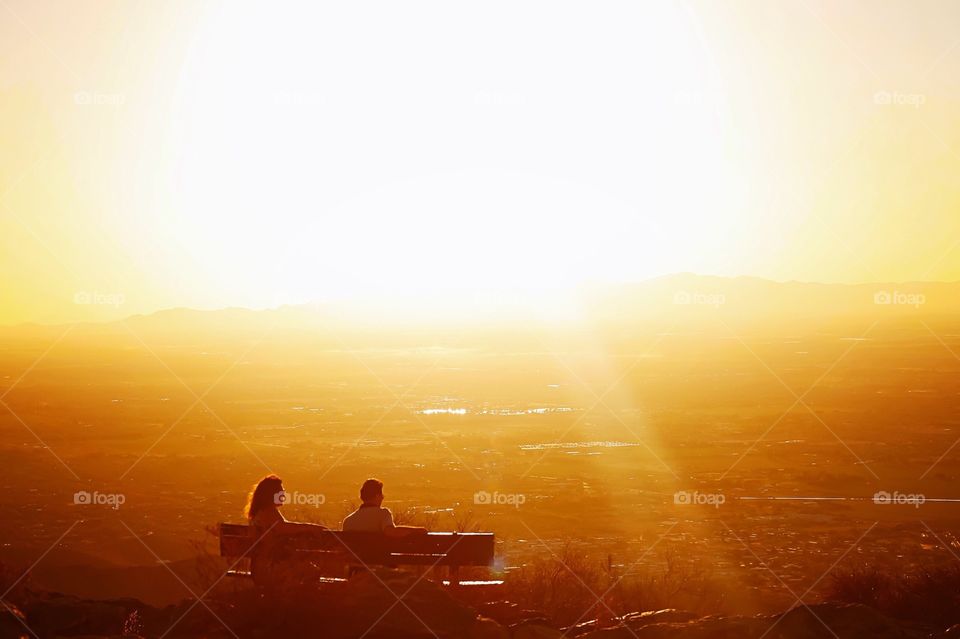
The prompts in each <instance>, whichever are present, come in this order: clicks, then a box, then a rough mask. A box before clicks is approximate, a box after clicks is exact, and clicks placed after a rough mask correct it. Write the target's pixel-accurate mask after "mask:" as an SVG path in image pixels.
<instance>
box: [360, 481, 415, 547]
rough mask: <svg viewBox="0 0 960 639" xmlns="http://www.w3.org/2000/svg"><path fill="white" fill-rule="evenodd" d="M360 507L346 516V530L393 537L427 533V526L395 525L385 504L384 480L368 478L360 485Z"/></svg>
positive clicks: (391, 514)
mask: <svg viewBox="0 0 960 639" xmlns="http://www.w3.org/2000/svg"><path fill="white" fill-rule="evenodd" d="M360 500H361V501H362V502H363V503H362V504H360V507H359V508H357V509H356V510H355V511H353V512H352V513H350V514H349V515H347V516H346V518H344V520H343V524H342V528H343V531H344V532H373V533H383V534H384V535H389V536H392V537H404V536H406V535H422V534H426V532H427V529H426V528H420V527H417V526H395V525H394V523H393V513H391V512H390V509H389V508H384V507H383V506H382V504H383V482H382V481H380V480H379V479H368V480H367V481H365V482H363V486H361V487H360Z"/></svg>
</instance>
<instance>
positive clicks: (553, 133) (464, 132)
mask: <svg viewBox="0 0 960 639" xmlns="http://www.w3.org/2000/svg"><path fill="white" fill-rule="evenodd" d="M543 9H544V11H543V12H537V11H533V10H531V9H525V10H522V11H521V10H518V13H517V16H516V19H517V24H513V25H504V24H498V23H495V22H490V23H489V24H486V23H485V21H486V20H487V18H486V17H483V16H472V18H475V19H476V20H479V21H481V22H484V24H481V25H479V26H477V25H474V28H471V29H470V30H469V33H463V34H459V33H458V32H457V30H456V28H455V24H456V22H455V21H453V19H454V18H456V17H459V18H461V19H467V17H468V16H465V15H463V16H455V15H452V14H450V15H448V14H438V15H434V16H433V18H434V22H428V23H424V22H423V21H421V20H419V19H418V17H417V15H415V14H410V13H404V12H400V11H397V10H389V11H386V12H384V13H381V14H379V16H378V18H376V19H374V18H372V17H370V16H367V15H365V14H361V13H359V12H354V11H352V10H349V9H338V10H336V11H334V10H331V9H327V8H324V9H320V8H317V7H314V6H313V5H302V6H301V5H292V6H291V7H290V8H289V9H288V10H287V14H286V15H285V17H284V28H283V29H273V28H271V27H270V24H271V20H275V19H276V17H275V16H272V15H270V14H269V13H268V11H270V9H268V7H262V8H257V7H252V6H247V5H233V4H229V5H224V6H223V7H222V8H221V9H220V10H219V11H218V12H216V13H212V14H210V15H209V16H207V19H206V21H205V23H204V26H203V27H202V29H201V30H200V31H199V32H198V34H197V37H196V38H195V43H196V44H195V46H194V47H193V48H192V49H191V50H190V52H189V54H188V55H187V56H186V58H185V60H184V64H183V68H182V69H181V71H180V82H179V90H178V95H177V99H176V100H175V104H176V111H177V112H176V113H175V114H174V117H173V118H172V122H173V124H172V125H171V127H170V129H169V131H168V134H167V144H168V146H169V149H170V152H169V154H168V157H169V158H171V164H170V167H169V168H168V171H169V174H170V179H169V184H170V197H169V209H170V213H169V215H170V223H171V225H172V226H173V228H175V229H176V231H177V238H178V242H179V243H180V246H182V248H183V250H185V251H186V252H187V253H188V254H189V257H190V260H191V263H192V264H194V265H195V266H196V268H197V270H198V272H199V273H202V276H201V275H198V277H202V279H204V281H206V282H207V284H206V285H209V286H212V287H216V288H218V289H220V290H225V291H230V292H231V296H232V298H233V299H238V300H239V301H240V302H241V303H244V304H246V305H250V306H269V305H272V304H277V303H292V302H299V301H306V300H311V299H318V298H330V297H346V298H350V297H354V298H377V297H380V298H388V297H389V298H395V299H398V300H403V299H414V298H416V299H418V300H420V301H419V302H418V303H422V300H423V299H431V298H432V299H437V300H446V301H447V303H448V302H449V300H451V299H453V298H455V297H458V296H459V297H464V296H465V297H470V298H476V297H477V296H483V295H497V294H503V295H510V296H515V297H523V296H536V295H541V294H548V293H553V292H556V291H561V290H567V289H569V288H570V287H572V286H575V285H577V284H579V283H582V282H585V281H591V280H626V279H637V278H640V277H650V276H655V275H659V274H662V273H666V272H671V271H676V270H691V268H692V265H695V264H697V263H698V261H700V260H702V259H704V257H705V256H711V255H716V254H717V252H718V251H722V250H724V249H723V247H722V246H718V243H717V241H716V238H717V236H719V235H722V234H723V224H724V223H725V222H724V221H725V220H728V219H729V217H730V215H731V214H734V212H735V211H736V208H737V198H738V193H739V192H738V189H739V187H740V184H739V181H738V179H737V176H736V174H735V171H734V168H733V163H731V162H730V161H729V158H728V157H727V155H726V153H727V144H728V141H729V140H728V138H729V131H727V130H725V129H724V128H723V127H722V126H721V125H719V124H718V122H721V119H720V118H719V117H718V113H717V111H718V109H719V108H721V107H722V104H720V101H718V100H719V98H718V97H717V92H716V78H714V77H713V76H712V75H711V67H710V64H709V60H708V57H709V56H708V52H707V51H706V50H705V48H704V44H703V42H702V41H701V40H700V38H699V35H698V31H697V28H696V24H695V20H694V19H693V18H692V17H691V16H690V15H689V14H687V13H684V12H683V11H681V10H680V9H678V8H676V7H655V8H654V7H646V8H638V9H637V15H636V25H635V27H636V29H634V30H633V31H632V30H631V29H630V28H629V25H621V26H620V27H617V28H614V29H613V30H612V33H613V35H612V36H611V35H610V31H611V30H610V29H607V30H606V32H607V36H606V37H607V38H611V37H612V38H613V39H614V42H612V43H611V42H609V41H606V40H602V41H601V40H598V39H596V38H597V36H596V35H592V34H593V31H592V26H593V25H591V21H592V20H596V19H597V18H596V17H593V18H590V19H587V20H586V22H584V21H583V19H582V18H583V16H579V15H577V14H575V13H566V14H564V13H563V12H561V13H560V14H557V15H552V12H551V13H547V12H545V7H544V8H543ZM391 19H392V21H391ZM438 19H439V20H441V24H444V23H443V22H442V20H444V19H449V20H451V22H450V24H449V25H448V26H449V30H447V31H445V30H444V29H442V28H441V29H437V28H436V26H431V25H435V24H436V22H435V20H438ZM600 19H602V16H600ZM364 20H368V23H367V24H365V27H366V28H365V29H361V30H360V31H359V32H361V33H365V34H366V35H365V36H363V37H361V38H359V39H357V38H356V37H354V38H352V39H350V38H347V37H346V36H345V35H344V34H343V33H341V32H340V31H339V30H338V29H337V28H336V25H337V24H350V25H351V26H352V27H355V26H357V25H356V24H355V22H357V21H364ZM550 20H553V21H554V22H555V23H556V24H554V25H553V27H554V28H557V29H559V28H564V29H570V30H572V32H570V33H567V35H562V34H560V33H557V34H555V35H549V34H548V35H547V36H545V37H544V38H542V40H543V42H544V43H545V45H544V47H545V49H544V50H541V51H535V50H532V49H531V47H530V45H529V41H528V40H527V39H525V38H524V36H523V29H524V28H530V29H541V30H542V29H543V28H545V27H544V22H549V21H550ZM485 29H486V30H485ZM636 30H639V31H640V32H641V33H642V34H643V35H642V37H639V36H637V34H636ZM349 31H350V32H352V33H354V34H355V33H357V32H358V31H357V30H356V29H354V28H351V29H350V30H349ZM484 33H486V34H487V35H488V36H489V37H490V41H484V38H483V35H482V34H484ZM478 34H480V35H479V36H478ZM618 37H619V38H620V40H619V41H617V40H616V39H617V38H618ZM578 38H580V39H582V41H581V43H580V48H579V49H578V51H579V53H577V54H571V52H570V46H571V42H573V41H577V40H578ZM373 45H376V49H377V50H380V51H383V50H390V51H394V52H395V55H394V56H392V57H388V58H382V57H380V58H378V57H375V56H373V54H371V48H370V47H372V46H373ZM348 60H349V64H346V61H348ZM531 74H532V75H531ZM564 74H565V75H564ZM608 87H613V88H612V89H611V88H608ZM597 91H604V92H606V93H605V94H598V93H596V92H597ZM610 91H613V92H614V95H609V94H608V93H609V92H610ZM583 131H588V133H586V134H584V133H583Z"/></svg>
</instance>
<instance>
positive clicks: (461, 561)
mask: <svg viewBox="0 0 960 639" xmlns="http://www.w3.org/2000/svg"><path fill="white" fill-rule="evenodd" d="M256 543H257V538H256V535H255V533H254V528H253V527H252V526H247V525H244V524H224V523H222V524H220V556H221V557H224V558H227V559H229V560H231V563H232V564H233V569H231V570H229V571H227V575H228V576H231V577H251V576H252V575H251V572H250V556H251V554H252V551H253V550H255V544H256ZM288 543H292V544H295V548H292V550H294V551H296V552H297V553H301V552H302V553H304V560H305V561H306V560H309V559H311V558H316V557H327V558H335V559H338V560H342V561H343V563H344V566H345V567H346V566H348V565H351V564H352V565H354V566H356V565H358V564H359V565H361V566H445V567H447V569H448V574H449V580H448V581H444V582H443V583H444V584H450V585H497V584H500V583H503V582H502V581H461V580H460V575H459V568H460V567H461V566H488V567H489V566H492V565H493V558H494V535H493V533H488V532H477V533H455V532H431V533H427V534H425V535H409V536H407V537H387V536H385V535H381V534H378V533H360V532H343V531H339V530H325V531H320V532H319V533H317V534H312V535H310V536H309V537H304V538H300V537H293V538H290V540H289V541H288ZM328 581H342V579H338V578H332V579H329V580H328Z"/></svg>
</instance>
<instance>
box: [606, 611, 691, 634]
mask: <svg viewBox="0 0 960 639" xmlns="http://www.w3.org/2000/svg"><path fill="white" fill-rule="evenodd" d="M699 618H700V615H698V614H697V613H695V612H690V611H689V610H677V609H676V608H666V609H664V610H647V611H645V612H631V613H628V614H626V615H623V616H622V617H621V618H620V619H621V620H622V621H623V623H624V624H626V625H627V626H630V628H631V629H633V630H636V629H637V628H642V627H643V626H649V625H650V624H653V623H683V622H687V621H693V620H694V619H699Z"/></svg>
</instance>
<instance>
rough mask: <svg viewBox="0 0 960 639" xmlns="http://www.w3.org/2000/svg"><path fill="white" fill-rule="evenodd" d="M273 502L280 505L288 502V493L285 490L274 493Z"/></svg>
mask: <svg viewBox="0 0 960 639" xmlns="http://www.w3.org/2000/svg"><path fill="white" fill-rule="evenodd" d="M273 503H275V504H277V505H278V506H280V505H282V504H285V503H287V493H286V492H284V491H282V490H281V491H279V492H276V493H274V494H273Z"/></svg>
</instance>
